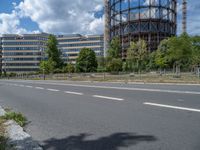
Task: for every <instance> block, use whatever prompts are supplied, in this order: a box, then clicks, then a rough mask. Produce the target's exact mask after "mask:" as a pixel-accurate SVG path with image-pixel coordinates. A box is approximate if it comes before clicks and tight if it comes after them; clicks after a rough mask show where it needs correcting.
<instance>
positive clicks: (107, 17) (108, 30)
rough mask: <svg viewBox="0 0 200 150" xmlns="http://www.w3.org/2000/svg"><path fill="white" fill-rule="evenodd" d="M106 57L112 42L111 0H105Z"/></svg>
mask: <svg viewBox="0 0 200 150" xmlns="http://www.w3.org/2000/svg"><path fill="white" fill-rule="evenodd" d="M104 16H105V18H104V57H106V53H107V50H108V47H109V42H110V11H109V0H104Z"/></svg>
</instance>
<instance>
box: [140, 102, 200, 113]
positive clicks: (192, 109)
mask: <svg viewBox="0 0 200 150" xmlns="http://www.w3.org/2000/svg"><path fill="white" fill-rule="evenodd" d="M143 104H144V105H150V106H156V107H163V108H171V109H178V110H185V111H192V112H200V109H194V108H187V107H179V106H172V105H164V104H157V103H149V102H145V103H143Z"/></svg>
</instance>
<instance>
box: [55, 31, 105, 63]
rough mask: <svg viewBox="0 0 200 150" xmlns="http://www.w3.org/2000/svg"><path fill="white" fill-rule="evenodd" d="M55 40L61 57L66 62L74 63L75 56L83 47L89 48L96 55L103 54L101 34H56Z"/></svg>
mask: <svg viewBox="0 0 200 150" xmlns="http://www.w3.org/2000/svg"><path fill="white" fill-rule="evenodd" d="M57 40H58V47H59V49H60V50H61V52H62V58H63V60H64V61H65V62H66V63H72V64H75V62H76V58H77V57H78V54H79V52H80V51H81V49H83V48H91V49H92V50H94V52H95V53H96V56H97V57H98V56H104V38H103V35H88V36H83V35H80V34H72V35H58V36H57Z"/></svg>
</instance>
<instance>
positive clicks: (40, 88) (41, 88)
mask: <svg viewBox="0 0 200 150" xmlns="http://www.w3.org/2000/svg"><path fill="white" fill-rule="evenodd" d="M35 88H36V89H39V90H44V88H43V87H35Z"/></svg>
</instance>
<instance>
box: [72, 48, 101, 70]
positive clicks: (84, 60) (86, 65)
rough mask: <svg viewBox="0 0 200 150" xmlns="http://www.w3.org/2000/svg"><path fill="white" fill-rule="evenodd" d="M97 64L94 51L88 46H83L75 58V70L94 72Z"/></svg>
mask: <svg viewBox="0 0 200 150" xmlns="http://www.w3.org/2000/svg"><path fill="white" fill-rule="evenodd" d="M97 66H98V64H97V58H96V54H95V52H94V51H93V50H92V49H90V48H83V49H82V50H81V51H80V53H79V56H78V58H77V60H76V71H78V72H95V71H96V70H97Z"/></svg>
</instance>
